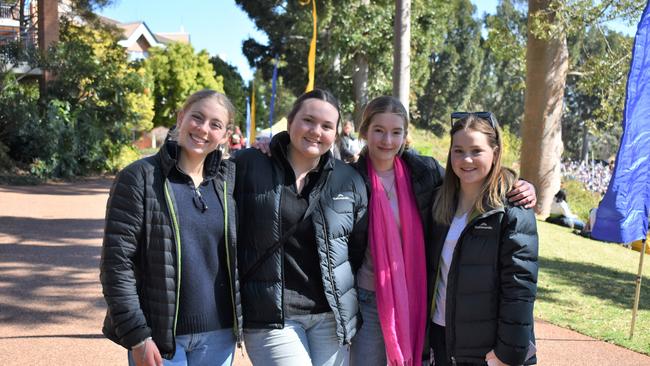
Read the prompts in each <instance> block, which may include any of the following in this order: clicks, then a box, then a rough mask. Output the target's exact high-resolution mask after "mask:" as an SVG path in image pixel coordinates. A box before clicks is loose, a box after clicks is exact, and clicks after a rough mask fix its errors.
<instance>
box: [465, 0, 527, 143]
mask: <svg viewBox="0 0 650 366" xmlns="http://www.w3.org/2000/svg"><path fill="white" fill-rule="evenodd" d="M526 20H527V17H526V6H525V2H524V1H522V0H502V1H500V3H499V5H498V6H497V12H496V14H494V15H488V16H487V17H486V18H485V20H484V22H485V28H486V29H487V32H488V34H487V39H485V41H484V42H483V44H482V48H483V49H484V52H485V58H484V60H483V66H482V70H481V76H480V81H479V83H478V85H479V86H478V87H477V88H476V89H475V93H474V96H473V98H472V99H473V100H472V102H473V104H474V107H473V108H472V109H473V110H489V111H491V112H493V113H494V114H495V115H496V116H497V117H498V119H499V123H500V124H501V126H509V127H510V129H511V131H512V132H515V133H517V132H518V131H519V126H520V125H521V122H522V119H523V114H524V91H525V89H526V42H527V39H526V38H527V37H526Z"/></svg>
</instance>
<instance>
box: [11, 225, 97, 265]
mask: <svg viewBox="0 0 650 366" xmlns="http://www.w3.org/2000/svg"><path fill="white" fill-rule="evenodd" d="M0 234H6V235H10V236H12V237H14V238H16V239H13V240H10V241H14V244H25V243H31V242H35V241H38V242H46V243H51V244H70V243H71V242H74V241H75V240H80V239H81V240H87V239H97V243H98V244H97V245H99V243H101V238H102V236H103V234H104V219H42V218H32V217H16V216H0ZM1 244H3V243H2V242H0V245H1ZM15 249H18V248H12V252H8V253H6V254H11V253H13V250H15ZM3 251H4V250H3V249H2V247H0V254H3ZM3 257H4V256H3Z"/></svg>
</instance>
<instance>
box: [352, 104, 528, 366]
mask: <svg viewBox="0 0 650 366" xmlns="http://www.w3.org/2000/svg"><path fill="white" fill-rule="evenodd" d="M408 125H409V123H408V114H407V112H406V110H405V108H404V106H403V105H402V103H401V102H400V101H399V100H398V99H396V98H394V97H390V96H382V97H378V98H375V99H373V100H372V101H370V102H369V103H368V104H367V106H366V107H365V109H364V111H363V115H362V121H361V126H360V129H359V131H360V136H361V138H362V139H364V140H365V141H366V148H364V150H363V151H362V153H361V157H360V159H359V161H358V162H357V163H356V164H354V167H355V168H356V169H357V171H358V172H359V173H360V174H361V175H362V176H363V177H364V179H365V182H366V185H367V186H368V191H369V194H370V198H369V205H368V219H369V220H368V221H369V222H368V239H369V243H368V246H367V248H366V252H365V257H364V261H363V263H362V265H361V269H360V270H359V272H358V274H357V286H358V289H359V290H358V291H359V306H360V308H361V314H362V319H363V324H362V326H361V329H360V330H359V333H358V335H357V336H356V337H355V339H354V341H353V342H352V347H351V364H352V365H353V366H356V365H386V364H388V365H417V364H420V360H421V358H422V354H423V351H425V350H423V348H424V340H425V327H426V324H427V318H428V312H429V307H428V304H427V302H426V299H427V295H426V293H427V263H426V256H425V246H426V245H425V241H426V238H427V237H428V236H429V235H430V229H431V223H432V218H431V217H432V216H431V205H432V200H433V193H434V190H435V188H436V187H439V186H440V185H441V184H442V181H443V176H444V170H443V169H442V167H441V166H440V164H439V163H438V162H437V161H436V160H435V159H433V158H431V157H425V156H421V155H419V154H417V153H416V152H415V151H413V150H410V149H408V148H406V147H405V146H406V138H407V135H408ZM510 195H511V196H512V197H513V198H512V199H513V200H514V201H517V202H518V204H530V205H534V202H535V192H534V189H533V188H532V186H531V185H530V184H529V183H527V182H524V181H521V182H519V183H518V188H517V189H514V190H513V191H512V192H510Z"/></svg>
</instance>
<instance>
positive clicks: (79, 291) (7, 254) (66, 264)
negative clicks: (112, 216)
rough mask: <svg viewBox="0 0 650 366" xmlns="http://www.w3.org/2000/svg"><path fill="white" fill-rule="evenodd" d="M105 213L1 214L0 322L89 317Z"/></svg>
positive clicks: (96, 302) (96, 300)
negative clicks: (77, 216)
mask: <svg viewBox="0 0 650 366" xmlns="http://www.w3.org/2000/svg"><path fill="white" fill-rule="evenodd" d="M103 225H104V220H103V219H87V220H84V219H35V218H24V217H12V216H0V235H7V236H8V238H6V239H2V241H1V242H0V309H1V310H0V323H2V324H13V325H39V324H44V323H46V324H55V323H65V322H70V321H72V322H75V321H79V320H81V319H90V317H92V316H94V315H93V314H92V313H93V312H92V311H89V310H93V309H103V308H105V306H106V305H105V303H104V300H103V298H102V297H101V292H100V285H99V269H98V267H99V261H100V256H101V238H102V234H103Z"/></svg>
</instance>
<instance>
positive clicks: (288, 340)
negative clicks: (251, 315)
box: [244, 312, 350, 366]
mask: <svg viewBox="0 0 650 366" xmlns="http://www.w3.org/2000/svg"><path fill="white" fill-rule="evenodd" d="M244 343H245V345H246V352H247V353H248V356H249V357H250V359H251V361H252V362H253V365H261V366H267V365H268V366H295V365H301V366H302V365H305V366H307V365H313V366H348V365H349V356H350V351H349V349H348V346H345V345H343V344H340V343H339V340H338V338H337V336H336V320H335V319H334V313H332V312H329V313H322V314H310V315H294V316H290V317H287V318H286V319H285V321H284V328H283V329H244Z"/></svg>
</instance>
